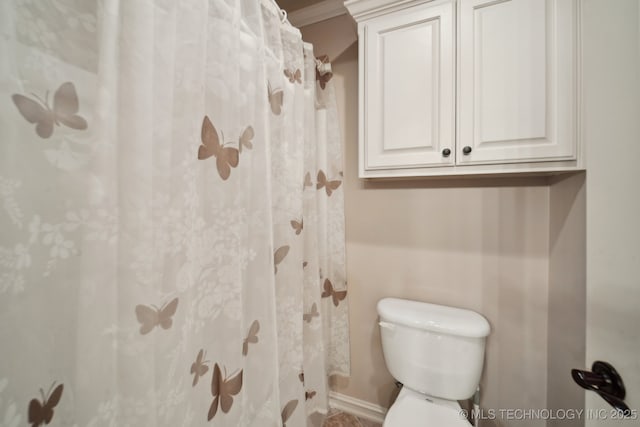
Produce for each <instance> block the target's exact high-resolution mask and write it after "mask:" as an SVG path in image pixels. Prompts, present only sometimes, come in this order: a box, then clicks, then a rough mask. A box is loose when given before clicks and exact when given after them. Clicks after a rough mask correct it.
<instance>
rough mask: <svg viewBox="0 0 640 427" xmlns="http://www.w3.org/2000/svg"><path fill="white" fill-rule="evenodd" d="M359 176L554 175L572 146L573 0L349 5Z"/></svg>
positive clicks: (361, 0)
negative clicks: (355, 60) (355, 51)
mask: <svg viewBox="0 0 640 427" xmlns="http://www.w3.org/2000/svg"><path fill="white" fill-rule="evenodd" d="M345 6H346V7H347V8H348V9H349V12H350V13H351V14H352V15H353V16H354V18H355V19H356V21H357V22H358V35H359V56H360V57H359V68H360V70H359V74H360V86H359V97H360V100H359V108H360V112H359V155H360V161H359V163H360V177H363V178H370V177H402V176H427V175H466V174H494V173H514V172H557V171H566V170H577V169H580V168H581V167H582V159H581V152H580V147H579V144H578V133H577V128H578V119H579V114H578V113H579V110H578V93H579V92H578V83H579V79H578V77H579V72H578V67H577V66H578V57H577V55H578V23H577V16H578V10H577V9H578V7H579V0H458V1H456V0H436V1H426V0H422V1H420V0H413V1H406V0H404V1H398V0H350V1H347V2H346V3H345Z"/></svg>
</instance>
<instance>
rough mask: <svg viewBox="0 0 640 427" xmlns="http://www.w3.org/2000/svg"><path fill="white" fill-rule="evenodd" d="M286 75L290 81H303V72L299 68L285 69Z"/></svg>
mask: <svg viewBox="0 0 640 427" xmlns="http://www.w3.org/2000/svg"><path fill="white" fill-rule="evenodd" d="M284 75H285V76H286V77H287V78H288V79H289V83H296V82H298V83H302V72H301V71H300V69H299V68H298V69H297V70H295V71H291V70H284Z"/></svg>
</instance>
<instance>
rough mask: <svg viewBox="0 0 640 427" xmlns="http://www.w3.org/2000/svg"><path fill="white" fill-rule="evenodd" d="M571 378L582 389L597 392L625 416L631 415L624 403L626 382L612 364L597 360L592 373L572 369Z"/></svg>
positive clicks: (592, 367)
mask: <svg viewBox="0 0 640 427" xmlns="http://www.w3.org/2000/svg"><path fill="white" fill-rule="evenodd" d="M571 376H572V377H573V380H574V381H575V382H576V383H577V384H578V385H579V386H580V387H582V388H584V389H586V390H591V391H595V392H596V393H598V394H599V395H600V397H602V398H603V399H604V400H605V401H606V402H607V403H608V404H609V405H611V406H613V407H614V408H616V409H617V410H618V411H620V412H622V413H623V414H625V415H628V414H630V410H629V407H628V406H627V404H626V403H624V398H625V396H626V390H625V388H624V382H623V381H622V377H620V374H618V371H616V370H615V368H614V367H613V366H611V364H609V363H607V362H602V361H600V360H597V361H595V362H593V365H592V366H591V372H590V371H582V370H579V369H572V370H571Z"/></svg>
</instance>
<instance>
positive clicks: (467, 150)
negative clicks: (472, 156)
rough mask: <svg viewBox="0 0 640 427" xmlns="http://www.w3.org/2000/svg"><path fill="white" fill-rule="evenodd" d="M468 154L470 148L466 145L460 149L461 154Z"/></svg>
mask: <svg viewBox="0 0 640 427" xmlns="http://www.w3.org/2000/svg"><path fill="white" fill-rule="evenodd" d="M470 152H471V147H469V146H468V145H467V146H466V147H464V148H463V149H462V153H463V154H465V155H467V154H469V153H470Z"/></svg>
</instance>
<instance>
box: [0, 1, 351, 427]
mask: <svg viewBox="0 0 640 427" xmlns="http://www.w3.org/2000/svg"><path fill="white" fill-rule="evenodd" d="M324 61H325V62H326V60H324ZM322 62H323V60H318V59H316V58H315V55H314V53H313V48H312V46H311V45H309V44H306V43H304V42H303V41H302V39H301V36H300V33H299V31H298V30H297V29H295V28H293V27H291V26H290V25H288V24H286V23H285V24H283V23H282V21H281V16H280V13H279V10H278V9H277V8H276V7H275V5H274V4H273V3H272V2H270V1H266V0H265V1H262V2H259V1H255V0H224V1H221V0H201V1H180V2H176V1H173V0H155V1H152V0H148V1H122V0H120V1H119V0H90V1H88V0H55V1H51V2H41V1H40V0H10V1H5V2H2V4H1V5H0V141H1V142H0V425H1V426H10V427H15V426H22V425H25V424H28V425H32V426H40V425H45V424H49V423H50V425H52V426H56V425H59V426H77V427H85V426H91V427H98V426H118V427H124V426H135V427H138V426H153V427H155V426H172V427H173V426H198V425H202V426H204V425H216V426H256V427H258V426H259V427H264V426H280V425H284V424H286V425H287V426H290V427H291V426H306V425H311V423H310V421H309V419H310V417H311V416H312V414H315V413H325V412H326V410H327V405H328V377H329V375H332V374H338V375H348V373H349V339H348V313H347V301H348V299H347V291H346V275H345V264H344V250H345V249H344V213H343V212H344V201H343V192H342V190H343V188H342V185H341V184H342V144H341V140H340V134H339V129H338V121H337V120H338V118H337V113H336V105H335V95H334V90H333V85H332V82H331V81H330V77H331V75H330V73H326V72H325V71H326V70H325V67H321V70H323V71H321V72H320V71H318V64H320V63H322Z"/></svg>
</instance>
